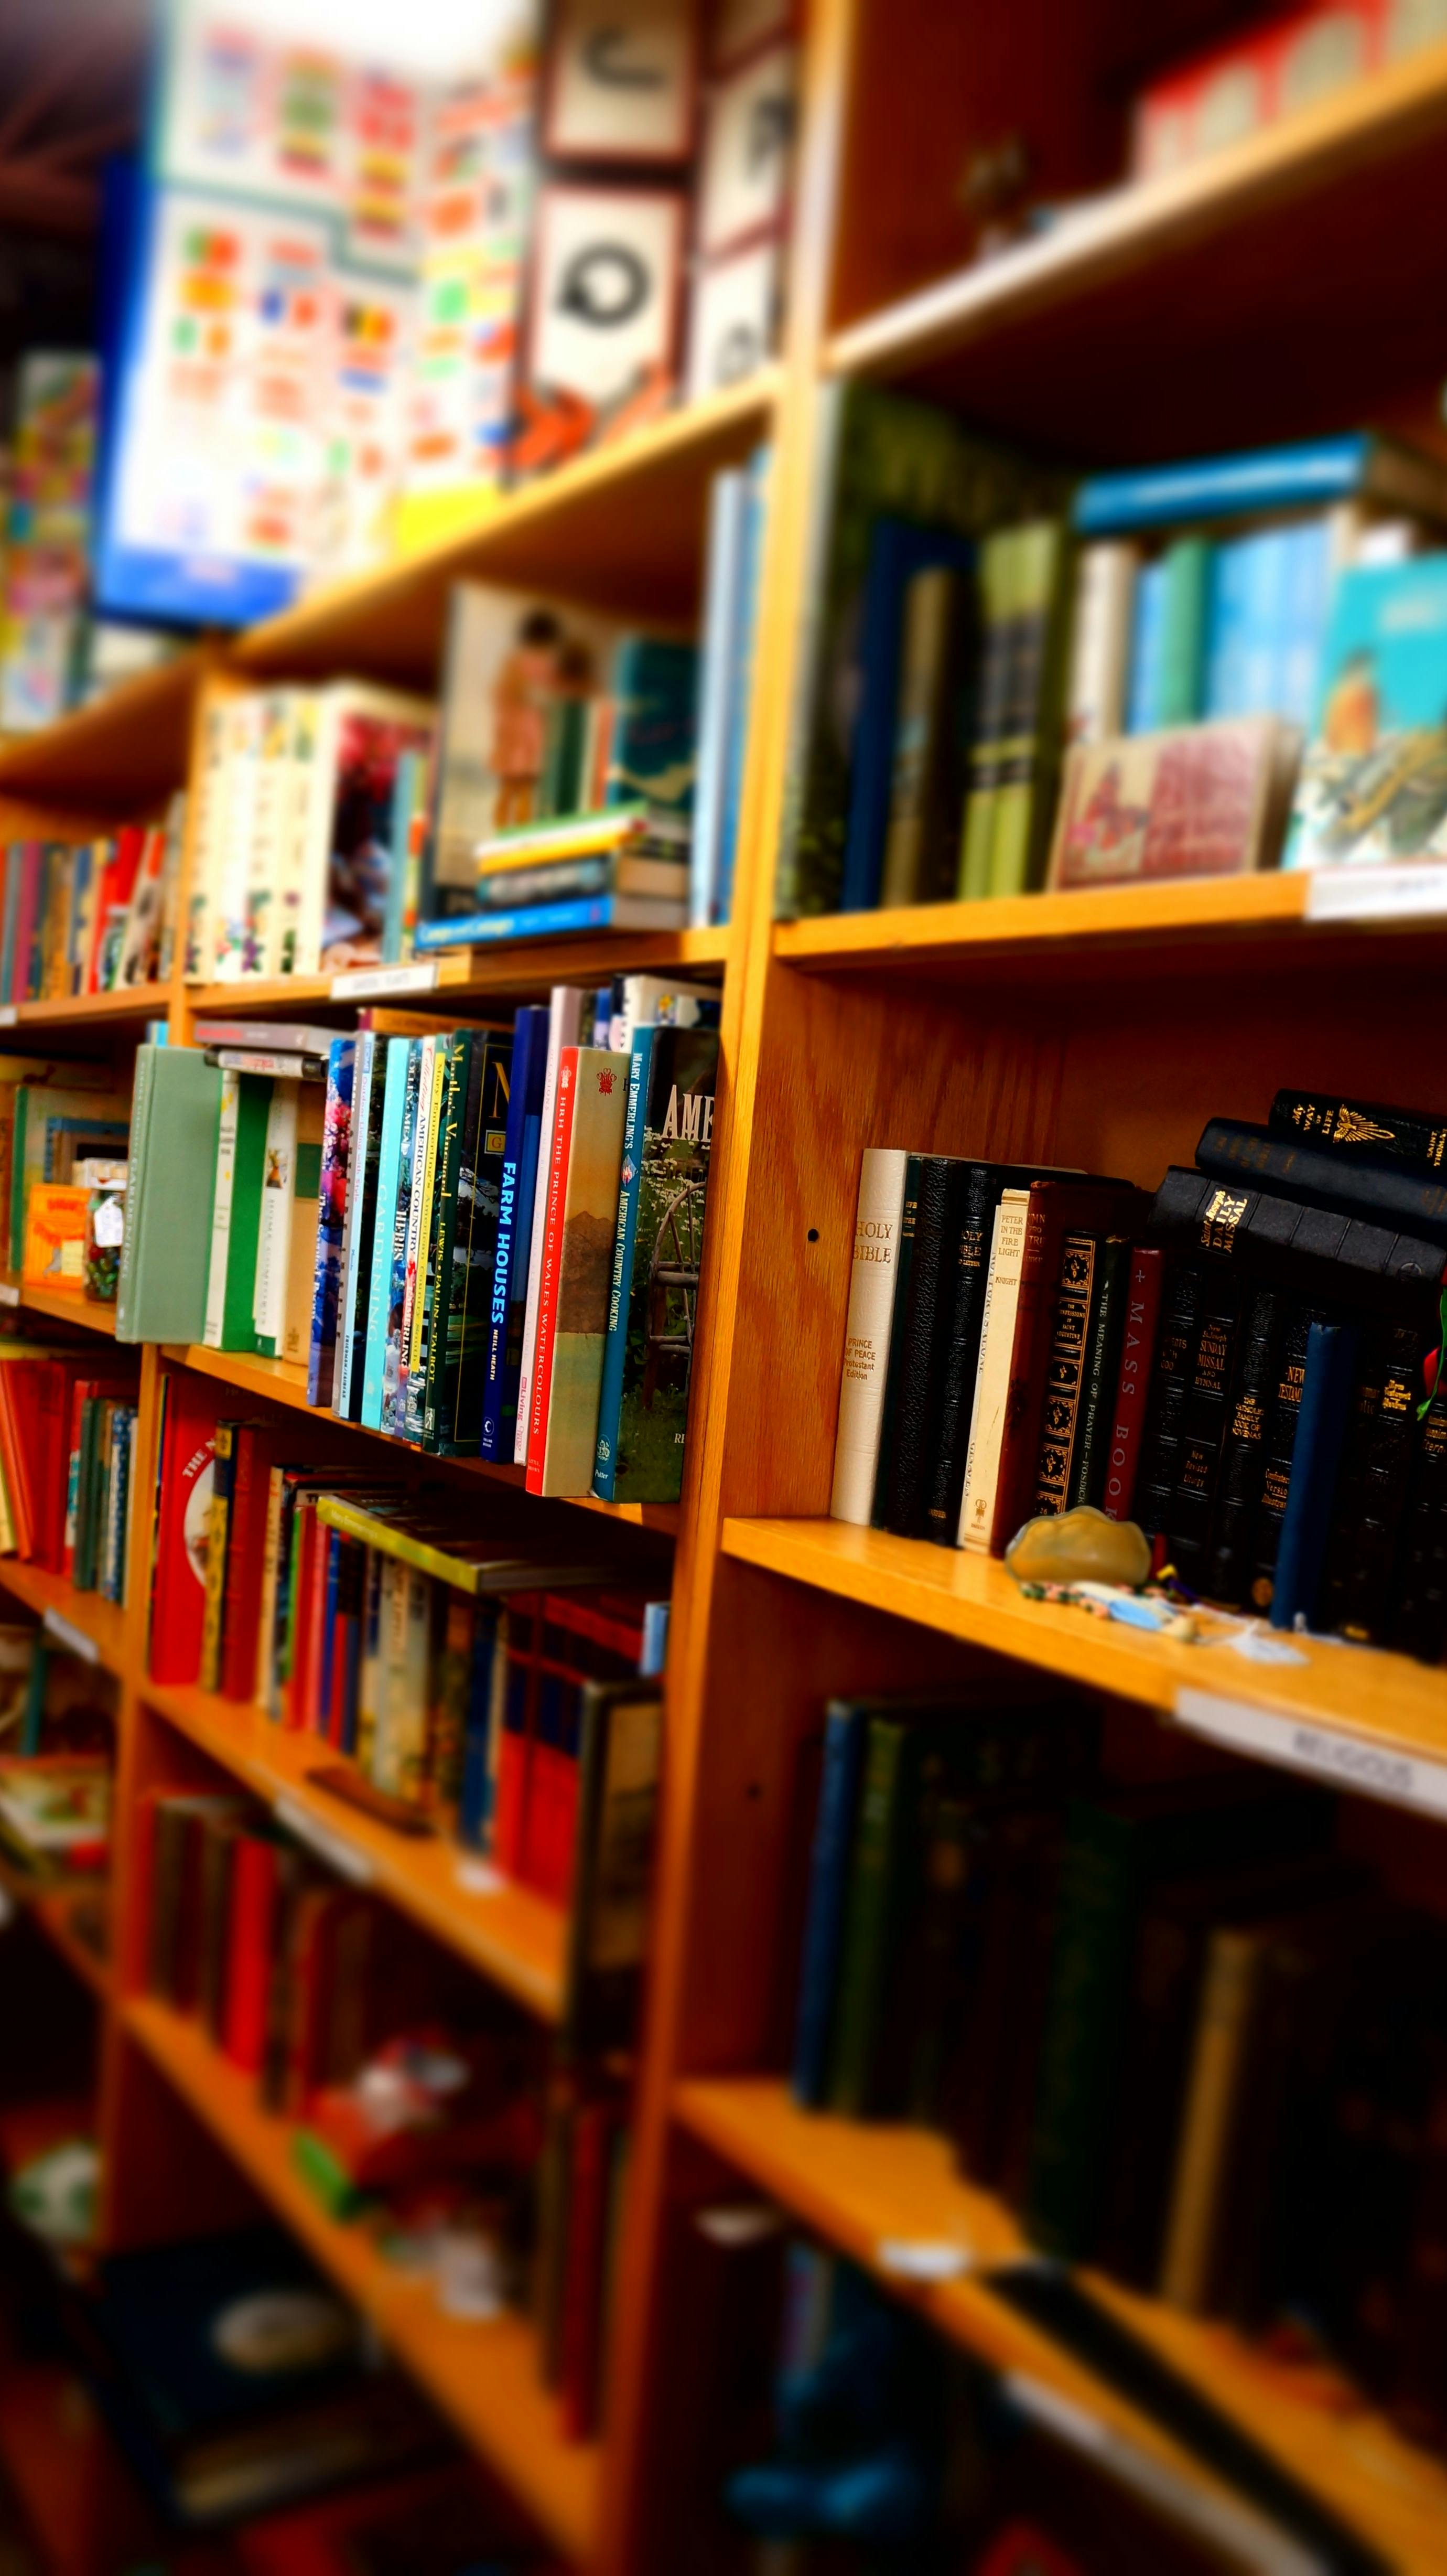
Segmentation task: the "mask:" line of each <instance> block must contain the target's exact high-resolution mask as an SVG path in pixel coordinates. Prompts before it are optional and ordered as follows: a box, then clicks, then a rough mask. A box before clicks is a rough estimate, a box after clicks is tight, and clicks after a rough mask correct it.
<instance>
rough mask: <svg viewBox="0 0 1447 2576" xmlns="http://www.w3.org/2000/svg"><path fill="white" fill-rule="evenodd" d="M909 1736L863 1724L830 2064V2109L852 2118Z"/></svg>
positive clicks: (880, 1986)
mask: <svg viewBox="0 0 1447 2576" xmlns="http://www.w3.org/2000/svg"><path fill="white" fill-rule="evenodd" d="M908 1732H909V1729H908V1726H907V1724H906V1723H904V1722H902V1721H901V1720H900V1719H898V1718H891V1717H873V1718H870V1719H869V1720H868V1721H867V1725H866V1738H865V1746H864V1754H863V1768H862V1775H861V1779H860V1784H859V1804H858V1816H857V1821H856V1825H855V1832H854V1847H853V1853H852V1857H851V1861H850V1870H849V1889H848V1896H847V1899H846V1905H845V1920H844V1932H843V1942H842V1947H841V1952H840V1959H839V1981H838V1988H837V1992H836V1995H835V2006H834V2032H833V2045H832V2047H831V2051H830V2062H829V2107H830V2109H831V2110H832V2111H836V2112H838V2113H840V2114H842V2115H843V2116H844V2117H845V2118H852V2119H857V2118H858V2117H859V2116H860V2115H861V2113H862V2112H863V2110H864V2108H865V2103H866V2099H867V2095H868V2089H869V2079H870V2072H871V2065H872V2060H873V2056H874V2049H875V2041H876V2036H877V2031H878V2021H879V2006H880V2000H881V1996H882V1993H883V1990H884V1987H885V1985H886V1983H887V1980H888V1974H889V1966H890V1960H889V1956H888V1949H889V1940H888V1934H889V1915H890V1908H891V1899H892V1879H893V1875H894V1872H893V1858H894V1847H895V1844H896V1841H897V1839H898V1835H899V1821H900V1819H899V1809H900V1805H901V1792H902V1775H903V1772H904V1768H905V1758H906V1738H907V1735H908Z"/></svg>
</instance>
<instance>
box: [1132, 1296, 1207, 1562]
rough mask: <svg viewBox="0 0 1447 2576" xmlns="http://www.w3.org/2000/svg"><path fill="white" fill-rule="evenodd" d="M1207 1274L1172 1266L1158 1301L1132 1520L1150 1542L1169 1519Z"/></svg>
mask: <svg viewBox="0 0 1447 2576" xmlns="http://www.w3.org/2000/svg"><path fill="white" fill-rule="evenodd" d="M1204 1290H1205V1273H1204V1268H1203V1265H1202V1264H1201V1263H1200V1262H1198V1261H1187V1262H1178V1263H1176V1264H1175V1265H1174V1266H1173V1268H1172V1270H1171V1273H1170V1275H1169V1277H1168V1278H1167V1281H1166V1289H1165V1295H1164V1297H1163V1298H1162V1301H1161V1325H1160V1332H1159V1334H1158V1336H1157V1339H1156V1351H1155V1359H1154V1362H1153V1363H1152V1368H1151V1394H1150V1413H1149V1418H1148V1420H1147V1423H1146V1434H1145V1446H1144V1450H1143V1453H1142V1457H1141V1471H1140V1476H1139V1479H1138V1481H1137V1485H1136V1519H1137V1520H1138V1521H1139V1523H1140V1525H1141V1527H1142V1529H1144V1530H1147V1531H1148V1532H1149V1533H1150V1534H1151V1536H1152V1537H1154V1536H1156V1535H1157V1534H1158V1533H1159V1532H1161V1531H1163V1530H1164V1529H1165V1527H1166V1524H1167V1521H1168V1520H1169V1518H1170V1510H1171V1497H1172V1495H1173V1494H1174V1492H1175V1490H1176V1463H1177V1460H1178V1459H1179V1457H1180V1452H1181V1417H1182V1415H1183V1414H1184V1412H1185V1407H1186V1387H1187V1384H1188V1382H1189V1378H1190V1372H1191V1369H1192V1366H1193V1364H1194V1360H1195V1340H1196V1334H1197V1331H1198V1329H1199V1326H1200V1320H1201V1300H1202V1296H1203V1294H1204Z"/></svg>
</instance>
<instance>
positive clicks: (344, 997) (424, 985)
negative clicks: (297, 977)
mask: <svg viewBox="0 0 1447 2576" xmlns="http://www.w3.org/2000/svg"><path fill="white" fill-rule="evenodd" d="M436 989H437V960H436V958H435V957H429V958H426V959H424V960H422V962H421V963H419V964H418V965H416V966H349V967H348V968H347V970H346V972H345V974H342V975H334V976H333V977H332V1000H333V1001H334V1002H381V1001H385V1000H386V999H387V997H388V996H389V995H391V994H394V993H434V992H435V991H436Z"/></svg>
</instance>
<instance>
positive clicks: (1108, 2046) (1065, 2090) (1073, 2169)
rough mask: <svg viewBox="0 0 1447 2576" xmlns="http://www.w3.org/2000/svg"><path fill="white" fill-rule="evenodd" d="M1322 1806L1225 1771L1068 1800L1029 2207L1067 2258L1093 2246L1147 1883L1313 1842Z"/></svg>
mask: <svg viewBox="0 0 1447 2576" xmlns="http://www.w3.org/2000/svg"><path fill="white" fill-rule="evenodd" d="M1330 1815H1331V1810H1330V1803H1329V1801H1327V1800H1325V1799H1324V1798H1321V1797H1319V1796H1318V1795H1317V1794H1316V1793H1315V1792H1313V1791H1307V1792H1302V1791H1301V1790H1299V1789H1294V1788H1289V1787H1281V1786H1276V1785H1273V1786H1271V1787H1265V1786H1263V1785H1261V1784H1259V1783H1257V1782H1255V1781H1248V1782H1247V1783H1245V1784H1244V1786H1238V1784H1237V1783H1236V1782H1235V1781H1234V1780H1229V1779H1226V1780H1222V1779H1213V1780H1210V1781H1203V1782H1200V1783H1193V1784H1190V1785H1188V1786H1185V1787H1180V1786H1171V1787H1167V1788H1150V1789H1137V1790H1123V1791H1121V1792H1119V1793H1118V1794H1115V1795H1113V1796H1111V1797H1109V1798H1104V1799H1098V1800H1097V1799H1089V1800H1087V1799H1078V1800H1076V1801H1075V1803H1074V1804H1073V1805H1072V1808H1071V1812H1070V1820H1069V1828H1068V1835H1067V1842H1066V1851H1065V1860H1064V1866H1063V1869H1062V1873H1061V1883H1060V1901H1059V1910H1058V1914H1057V1919H1056V1934H1055V1942H1054V1947H1053V1952H1052V1957H1051V1969H1050V1999H1049V2003H1048V2005H1047V2008H1046V2017H1045V2029H1044V2035H1043V2038H1042V2041H1041V2048H1040V2062H1039V2068H1038V2071H1037V2076H1036V2084H1035V2113H1034V2123H1033V2129H1032V2134H1031V2141H1030V2154H1029V2167H1028V2179H1027V2184H1026V2193H1025V2209H1024V2219H1025V2225H1026V2228H1027V2230H1028V2233H1029V2234H1030V2236H1031V2237H1032V2238H1033V2239H1034V2241H1035V2243H1036V2244H1037V2245H1040V2246H1042V2247H1043V2248H1044V2249H1045V2251H1046V2252H1047V2253H1050V2254H1056V2255H1059V2256H1061V2257H1062V2258H1064V2259H1065V2260H1067V2261H1075V2260H1078V2259H1080V2260H1083V2259H1085V2258H1086V2257H1087V2256H1088V2255H1089V2254H1090V2252H1091V2251H1092V2248H1093V2244H1094V2238H1095V2232H1096V2228H1097V2224H1098V2220H1099V2213H1100V2205H1101V2198H1102V2191H1103V2185H1104V2178H1105V2167H1106V2159H1107V2154H1108V2150H1109V2146H1110V2138H1111V2123H1112V2118H1113V2113H1114V2106H1115V2099H1116V2080H1117V2073H1118V2070H1119V2067H1120V2063H1121V2054H1122V2048H1123V2044H1124V2035H1125V2027H1126V2017H1127V2015H1126V2007H1127V2001H1128V1998H1129V1995H1130V1991H1131V1980H1132V1974H1133V1967H1134V1959H1135V1945H1136V1938H1137V1927H1138V1924H1139V1921H1140V1918H1141V1914H1142V1910H1143V1907H1144V1905H1145V1902H1146V1900H1147V1897H1148V1895H1149V1893H1150V1891H1151V1890H1152V1889H1153V1888H1157V1887H1160V1886H1162V1885H1164V1884H1165V1883H1166V1882H1168V1881H1170V1880H1172V1879H1175V1878H1179V1877H1183V1876H1185V1875H1186V1873H1187V1872H1189V1871H1192V1870H1204V1869H1209V1868H1212V1867H1215V1866H1217V1865H1224V1864H1225V1863H1227V1862H1230V1861H1241V1862H1246V1861H1256V1860H1261V1861H1264V1860H1266V1859H1268V1858H1271V1857H1273V1856H1280V1857H1282V1858H1286V1857H1287V1856H1289V1855H1291V1854H1294V1853H1297V1852H1303V1851H1308V1850H1314V1849H1319V1848H1320V1847H1321V1845H1322V1843H1323V1842H1324V1841H1325V1839H1326V1833H1327V1830H1328V1827H1329V1823H1330Z"/></svg>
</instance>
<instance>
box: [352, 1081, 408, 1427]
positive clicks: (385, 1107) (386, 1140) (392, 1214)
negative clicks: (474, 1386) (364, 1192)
mask: <svg viewBox="0 0 1447 2576" xmlns="http://www.w3.org/2000/svg"><path fill="white" fill-rule="evenodd" d="M410 1046H411V1040H410V1039H408V1038H389V1039H388V1040H387V1078H386V1088H385V1090H384V1092H383V1094H382V1141H381V1144H380V1146H379V1148H378V1155H377V1225H376V1231H375V1233H374V1234H373V1236H372V1276H371V1279H370V1280H369V1282H368V1286H367V1351H366V1357H365V1359H364V1361H363V1363H362V1416H361V1419H362V1428H363V1430H365V1431H380V1430H381V1428H382V1385H383V1378H384V1374H385V1370H386V1362H387V1313H388V1308H389V1305H390V1303H391V1292H392V1250H393V1236H394V1232H395V1228H396V1223H397V1187H398V1173H399V1168H400V1164H401V1158H402V1111H403V1108H404V1106H405V1104H406V1098H407V1057H408V1051H409V1049H410Z"/></svg>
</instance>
